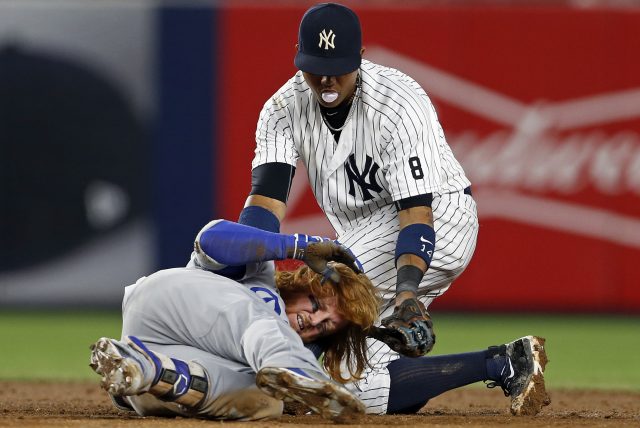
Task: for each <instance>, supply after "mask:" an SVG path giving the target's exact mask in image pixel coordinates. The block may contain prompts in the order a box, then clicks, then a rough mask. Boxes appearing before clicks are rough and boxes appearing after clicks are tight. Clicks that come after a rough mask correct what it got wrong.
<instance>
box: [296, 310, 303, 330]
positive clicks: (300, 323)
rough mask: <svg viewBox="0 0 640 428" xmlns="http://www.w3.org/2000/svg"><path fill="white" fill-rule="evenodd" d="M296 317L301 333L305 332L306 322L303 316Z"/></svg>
mask: <svg viewBox="0 0 640 428" xmlns="http://www.w3.org/2000/svg"><path fill="white" fill-rule="evenodd" d="M296 317H297V319H298V328H299V329H300V331H302V330H304V320H303V319H302V315H300V314H298V315H296Z"/></svg>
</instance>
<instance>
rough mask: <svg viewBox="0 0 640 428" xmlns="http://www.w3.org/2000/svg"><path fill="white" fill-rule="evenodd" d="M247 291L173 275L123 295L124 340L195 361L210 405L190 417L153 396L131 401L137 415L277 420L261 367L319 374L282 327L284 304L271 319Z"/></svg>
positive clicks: (202, 274) (212, 279) (183, 272)
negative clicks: (261, 382) (262, 386)
mask: <svg viewBox="0 0 640 428" xmlns="http://www.w3.org/2000/svg"><path fill="white" fill-rule="evenodd" d="M249 285H252V284H246V285H243V284H240V283H238V282H236V281H233V280H230V279H228V278H225V277H222V276H219V275H216V274H213V273H211V272H207V271H204V270H200V269H197V268H178V269H169V270H164V271H160V272H157V273H154V274H153V275H151V276H149V277H146V278H143V279H141V280H139V281H138V282H137V283H136V284H135V285H133V286H130V287H127V289H126V291H125V298H124V301H123V309H122V313H123V325H122V336H123V338H124V337H126V336H129V335H133V336H136V337H138V338H139V339H140V340H142V341H143V342H144V343H145V344H146V345H147V346H148V347H149V349H151V350H153V351H157V352H161V353H163V354H165V355H166V356H168V357H171V358H177V359H181V360H185V361H188V360H191V361H195V362H196V363H198V364H200V365H201V366H202V367H203V368H204V370H205V372H206V374H207V377H208V380H209V391H208V394H207V397H206V398H205V400H204V402H203V405H202V406H201V407H200V408H199V409H197V410H196V411H195V413H194V412H191V411H189V410H188V409H185V408H183V407H180V406H178V405H176V404H175V403H168V402H164V401H161V400H158V399H157V398H155V397H153V396H151V395H150V394H143V395H140V396H132V397H128V401H129V402H130V404H131V405H132V406H133V407H134V409H135V410H136V412H138V413H139V414H141V415H167V414H173V415H175V414H180V415H185V416H187V415H200V416H207V417H213V418H220V419H239V420H255V419H262V418H266V417H274V416H279V415H280V414H281V413H282V402H281V401H279V400H275V399H273V398H271V397H269V396H267V395H264V394H263V393H262V392H260V391H259V390H258V389H257V387H256V385H255V373H256V372H257V371H258V370H260V369H261V368H262V367H299V368H302V369H311V370H316V371H320V370H321V369H320V368H319V366H318V363H317V361H316V359H315V357H314V356H313V354H312V353H311V352H310V351H309V350H308V349H306V348H305V347H304V345H303V343H302V341H301V339H300V337H299V336H298V335H297V334H296V333H295V332H294V330H293V329H292V328H291V327H290V326H289V325H288V323H287V322H286V321H285V318H284V317H285V315H284V304H283V303H282V301H281V300H280V302H281V303H280V308H281V310H280V312H281V314H276V313H275V312H274V310H273V308H272V307H270V306H269V305H268V304H267V303H265V301H264V300H263V299H261V298H260V297H258V296H257V295H256V294H255V293H254V292H253V291H251V290H250V289H249V288H248V286H249ZM260 286H262V287H264V284H260ZM277 298H278V299H280V298H279V296H278V297H277Z"/></svg>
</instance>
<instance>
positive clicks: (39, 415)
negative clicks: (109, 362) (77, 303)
mask: <svg viewBox="0 0 640 428" xmlns="http://www.w3.org/2000/svg"><path fill="white" fill-rule="evenodd" d="M550 395H551V399H552V403H551V405H550V406H548V407H545V408H544V409H543V410H542V412H541V413H540V414H539V415H537V416H535V417H530V416H520V417H518V416H512V415H511V413H510V412H509V402H508V399H507V398H505V397H504V396H503V395H502V392H501V391H496V390H486V389H481V388H463V389H459V390H455V391H450V392H448V393H446V394H443V395H441V396H440V397H437V398H435V399H433V400H431V402H429V404H428V405H427V406H426V407H425V408H423V409H422V411H421V412H420V413H419V414H417V415H406V416H404V415H385V416H366V417H364V418H362V419H360V420H358V421H357V422H355V423H353V424H349V426H354V427H365V426H366V427H383V426H389V425H402V426H406V427H413V426H426V425H428V426H429V427H440V426H447V427H450V426H465V427H469V426H472V427H473V426H497V425H507V424H509V425H517V426H523V427H533V426H535V427H543V426H544V427H547V426H551V427H564V426H591V427H595V426H597V427H608V426H616V427H632V426H633V427H638V426H640V393H632V392H603V391H565V390H551V391H550ZM228 423H229V422H217V421H205V420H198V419H184V418H175V419H163V418H149V417H147V418H142V417H138V416H136V415H135V414H133V413H127V412H122V411H119V410H117V409H116V408H115V407H113V406H112V405H111V401H110V400H109V399H108V397H107V396H106V394H105V393H104V392H103V391H102V390H101V389H100V388H99V387H98V385H97V383H47V382H25V383H21V382H0V426H20V427H41V426H55V427H89V428H93V427H151V426H153V427H165V426H166V427H169V426H171V427H172V428H183V427H185V428H190V427H204V426H206V425H211V424H216V425H222V424H228ZM236 424H239V425H251V427H252V428H254V427H255V428H267V427H292V426H296V425H300V426H305V427H306V428H309V427H312V426H316V425H317V426H321V425H331V422H329V421H325V420H324V419H321V418H320V417H319V416H312V415H308V416H283V417H282V418H280V419H278V420H275V421H268V422H238V423H236Z"/></svg>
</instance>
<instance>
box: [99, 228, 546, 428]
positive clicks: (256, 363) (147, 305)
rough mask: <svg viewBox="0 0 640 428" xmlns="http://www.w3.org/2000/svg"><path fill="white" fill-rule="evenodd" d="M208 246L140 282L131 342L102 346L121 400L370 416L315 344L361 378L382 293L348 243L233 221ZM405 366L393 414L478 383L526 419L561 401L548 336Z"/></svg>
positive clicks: (131, 308) (211, 411)
mask: <svg viewBox="0 0 640 428" xmlns="http://www.w3.org/2000/svg"><path fill="white" fill-rule="evenodd" d="M194 248H195V250H194V253H193V254H192V257H191V261H190V263H189V265H188V267H187V268H180V269H169V270H163V271H160V272H157V273H155V274H153V275H150V276H149V277H146V278H142V279H140V280H139V281H138V282H137V283H136V284H135V285H132V286H129V287H127V288H126V291H125V298H124V301H123V327H122V339H121V340H115V339H109V338H101V339H100V340H98V341H97V342H96V343H95V344H94V345H93V347H92V348H93V350H92V353H91V366H92V368H93V369H94V370H95V371H96V372H97V373H98V374H100V375H101V376H102V386H103V388H104V389H106V390H107V391H108V392H109V393H110V395H111V396H112V398H113V399H114V403H116V404H117V405H119V406H123V407H126V408H130V409H131V410H135V411H136V412H137V413H138V414H140V415H156V416H162V415H168V416H175V415H182V416H197V417H208V418H215V419H236V420H257V419H263V418H271V417H277V416H279V415H280V414H281V413H282V409H283V403H282V402H281V401H280V400H279V399H280V398H285V397H286V398H290V399H293V400H296V401H298V402H301V403H303V404H305V405H307V406H308V407H309V408H311V409H312V410H314V411H316V412H318V413H320V414H322V415H323V416H325V417H328V418H332V419H336V420H339V421H345V419H347V418H350V417H352V416H354V415H357V414H359V413H361V412H363V411H364V406H363V404H362V403H361V402H360V401H359V400H358V399H357V398H355V396H354V395H352V394H351V393H350V392H349V391H348V390H346V389H345V388H343V387H342V386H340V385H339V384H337V383H333V382H330V381H329V379H328V378H327V377H326V376H325V375H324V374H323V373H322V372H321V371H320V367H319V366H318V363H317V361H316V359H315V357H314V355H313V354H312V353H311V351H309V350H308V349H307V348H305V347H304V346H303V342H304V343H311V342H317V341H318V340H324V341H325V354H324V358H323V362H322V365H323V367H324V369H325V370H326V372H328V373H329V374H330V376H331V377H332V378H333V379H335V380H337V381H338V382H340V383H341V384H344V383H347V382H350V381H353V380H356V379H359V378H361V375H362V374H363V371H364V369H365V367H366V364H367V357H368V355H367V352H366V346H367V345H366V337H365V330H367V328H368V327H370V326H371V325H372V324H373V322H374V320H375V319H376V318H377V313H378V298H377V293H376V290H375V288H374V287H373V285H372V284H371V282H370V281H369V280H368V279H367V278H366V276H364V275H362V274H357V273H356V271H357V270H358V268H357V266H356V265H354V264H353V261H354V259H353V256H352V255H351V254H350V253H349V252H348V250H346V249H345V248H344V247H342V246H340V245H338V244H336V243H334V242H329V241H327V240H323V239H321V238H317V237H309V236H306V235H281V234H275V233H271V232H266V231H262V230H259V229H255V228H252V227H248V226H244V225H239V224H236V223H232V222H228V221H221V220H216V221H213V222H211V223H209V224H208V225H207V226H205V227H204V228H203V229H202V230H201V232H200V233H199V234H198V236H197V237H196V240H195V243H194ZM284 258H297V259H301V260H304V262H305V263H306V264H307V265H308V266H309V267H310V268H311V269H309V268H307V267H302V268H300V269H298V270H297V271H294V272H279V273H277V274H276V275H275V281H274V271H273V263H268V262H265V261H267V260H272V259H273V260H279V259H284ZM328 260H337V261H340V262H343V264H334V263H328V262H327V261H328ZM345 264H346V265H345ZM347 265H348V266H347ZM239 266H244V272H245V273H244V274H243V275H244V276H243V278H241V279H240V280H239V281H234V280H231V279H229V278H227V277H224V276H221V275H219V274H217V273H215V272H223V271H225V269H226V270H227V274H230V272H231V271H229V270H228V268H229V267H239ZM231 273H233V272H231ZM296 333H297V334H296ZM345 360H346V361H348V362H349V364H346V365H345V364H343V362H344V361H345ZM401 360H402V359H401ZM401 360H397V361H401ZM405 360H406V361H405V363H404V364H400V365H398V364H395V362H394V363H392V364H389V369H388V370H389V373H390V379H391V389H390V391H391V393H389V394H387V392H386V391H382V393H384V394H387V395H388V397H389V402H390V404H389V407H390V408H391V409H395V410H393V412H397V413H400V412H402V413H409V412H415V411H417V410H418V409H420V408H422V407H423V406H424V404H425V403H426V402H427V401H428V400H429V399H430V398H433V397H435V396H437V395H439V394H442V393H443V392H446V391H448V390H451V389H454V388H457V387H460V386H464V385H468V384H470V383H474V382H478V381H489V382H490V383H489V385H490V386H492V387H494V386H500V387H502V389H503V390H504V391H505V394H506V395H508V396H510V397H511V411H512V413H514V414H516V415H522V414H527V415H532V414H536V413H537V412H538V411H539V410H540V408H541V407H542V406H543V405H545V404H548V403H549V397H548V395H547V394H546V390H545V387H544V377H543V370H544V367H545V365H546V362H547V358H546V354H545V350H544V339H542V338H539V337H535V336H525V337H523V338H520V339H517V340H515V341H513V342H510V343H507V344H505V345H501V346H496V347H489V348H488V349H487V350H481V351H476V352H469V353H464V354H451V355H440V356H435V357H431V356H428V357H421V358H405ZM365 380H366V379H365ZM256 383H257V386H258V387H256ZM258 388H259V389H258ZM265 393H266V394H265ZM121 408H122V407H121Z"/></svg>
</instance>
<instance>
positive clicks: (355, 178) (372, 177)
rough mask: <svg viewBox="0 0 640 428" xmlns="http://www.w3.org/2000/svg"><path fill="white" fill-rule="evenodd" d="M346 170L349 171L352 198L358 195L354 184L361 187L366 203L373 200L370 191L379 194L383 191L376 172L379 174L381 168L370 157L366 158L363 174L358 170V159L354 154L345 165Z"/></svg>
mask: <svg viewBox="0 0 640 428" xmlns="http://www.w3.org/2000/svg"><path fill="white" fill-rule="evenodd" d="M344 168H345V170H346V171H347V177H348V178H349V194H350V195H351V196H355V195H356V191H355V185H354V182H355V183H357V184H358V185H359V186H360V190H361V191H362V199H363V200H365V201H368V200H369V199H373V196H372V195H371V193H370V192H369V191H370V190H371V191H373V192H377V193H380V192H381V191H382V187H380V185H379V184H378V182H377V181H376V172H378V170H379V169H380V167H379V166H378V164H376V163H375V162H374V161H373V159H372V158H370V157H369V156H367V157H366V160H365V163H364V169H363V170H362V173H361V172H360V170H359V169H358V165H357V164H356V157H355V156H354V155H353V154H351V155H349V160H348V161H347V163H345V164H344ZM367 178H368V179H369V182H367Z"/></svg>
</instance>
